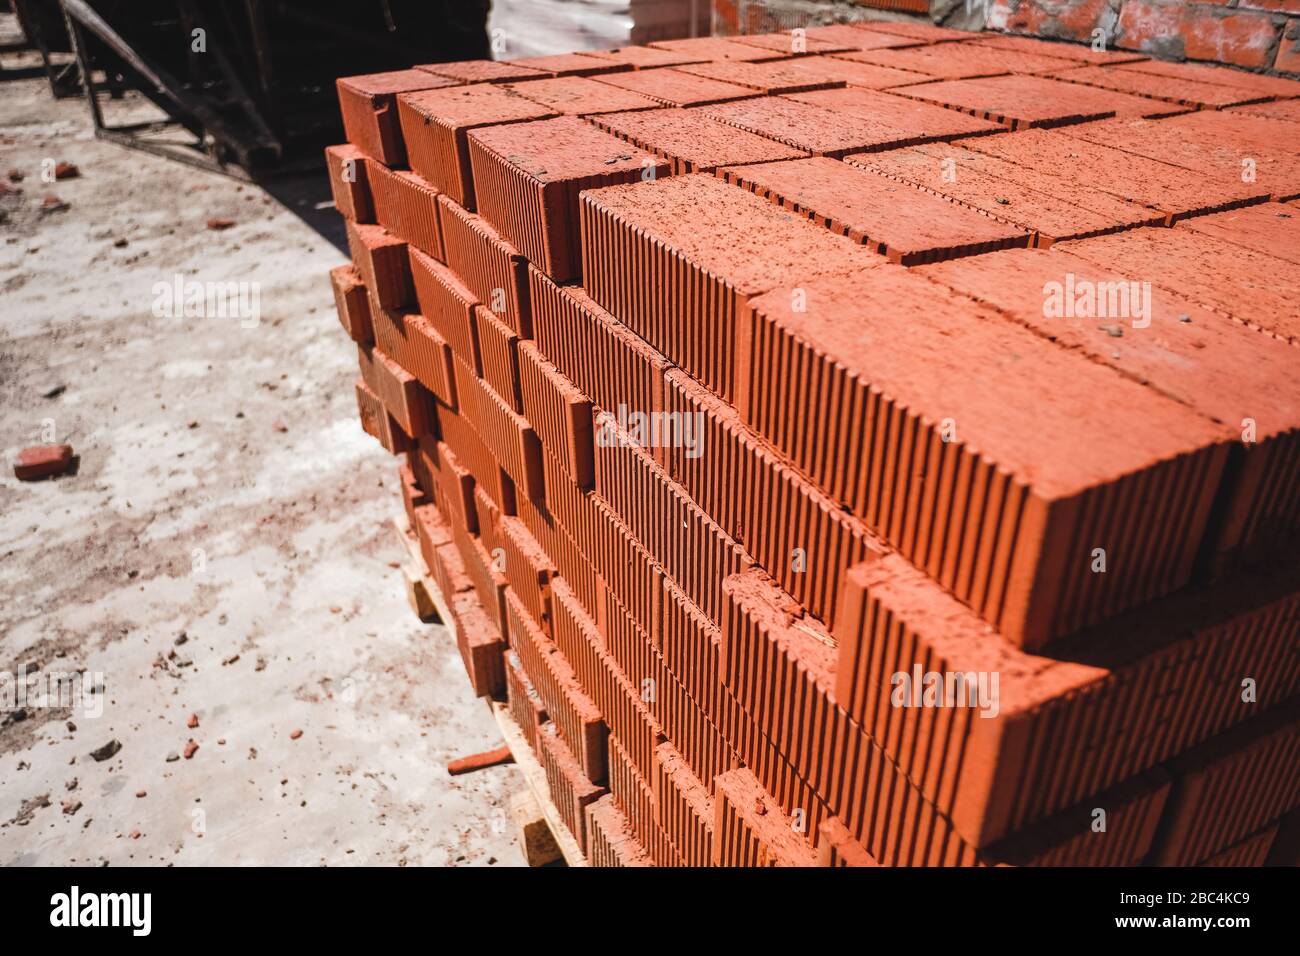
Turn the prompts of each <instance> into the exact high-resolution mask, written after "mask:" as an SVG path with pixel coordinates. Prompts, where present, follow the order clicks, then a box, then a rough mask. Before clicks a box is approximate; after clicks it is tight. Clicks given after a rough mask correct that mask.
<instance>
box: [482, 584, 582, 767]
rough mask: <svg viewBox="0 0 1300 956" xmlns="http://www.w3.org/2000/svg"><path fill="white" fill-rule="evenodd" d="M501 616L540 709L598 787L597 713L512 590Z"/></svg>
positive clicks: (555, 649) (570, 670)
mask: <svg viewBox="0 0 1300 956" xmlns="http://www.w3.org/2000/svg"><path fill="white" fill-rule="evenodd" d="M506 613H507V616H508V618H509V626H510V646H511V648H512V649H513V650H514V651H515V653H517V654H518V655H519V660H520V662H521V663H522V664H523V667H524V673H525V674H527V675H528V678H529V680H531V681H532V683H533V686H534V687H535V688H536V689H537V693H538V694H539V695H540V697H541V699H542V703H543V704H545V705H546V713H547V714H548V715H549V716H550V718H551V721H552V722H553V723H554V724H555V726H556V727H557V728H558V729H559V732H560V735H561V736H562V737H563V738H564V742H565V743H566V744H567V745H568V748H569V750H570V751H571V752H572V753H573V756H574V757H575V758H576V760H577V761H578V763H579V764H580V765H581V766H582V770H583V773H584V774H586V776H587V777H588V779H590V780H591V781H592V782H593V783H600V782H601V781H603V780H604V779H605V772H606V761H605V734H606V729H605V725H604V723H602V722H601V713H600V710H599V709H598V708H597V706H596V704H595V702H593V701H592V700H591V698H590V697H588V696H587V694H586V693H585V692H584V691H583V689H582V687H581V685H580V684H579V682H578V679H577V677H576V676H575V674H574V672H573V668H571V667H570V666H569V664H568V662H567V661H566V660H565V658H564V655H563V654H562V653H561V652H560V649H559V647H557V646H556V645H555V643H554V642H553V641H551V640H550V639H548V638H547V637H546V635H545V634H543V633H542V629H541V628H540V627H539V626H538V625H537V622H536V621H534V620H532V618H531V617H529V614H528V611H527V609H526V608H525V607H524V606H523V603H522V602H521V601H519V600H518V598H517V596H516V595H515V594H514V593H513V592H507V594H506Z"/></svg>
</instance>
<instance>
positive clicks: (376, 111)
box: [336, 70, 458, 167]
mask: <svg viewBox="0 0 1300 956" xmlns="http://www.w3.org/2000/svg"><path fill="white" fill-rule="evenodd" d="M456 85H458V81H456V80H452V79H448V78H447V77H440V76H434V75H433V74H431V73H424V72H422V71H420V70H397V71H394V72H392V73H371V74H368V75H366V76H345V77H340V78H339V79H338V80H337V81H336V86H337V89H338V96H339V110H340V111H341V112H342V114H343V131H344V132H345V133H346V134H347V137H348V142H350V143H352V145H354V146H356V147H358V148H359V149H361V150H362V151H363V152H364V153H366V154H367V155H368V156H373V157H374V158H375V159H377V160H379V161H380V162H381V163H383V164H384V165H385V166H389V167H401V166H405V165H406V147H405V145H404V144H403V142H402V130H401V127H400V126H399V125H398V121H397V94H398V93H408V92H412V91H415V90H436V89H440V88H442V87H447V86H456Z"/></svg>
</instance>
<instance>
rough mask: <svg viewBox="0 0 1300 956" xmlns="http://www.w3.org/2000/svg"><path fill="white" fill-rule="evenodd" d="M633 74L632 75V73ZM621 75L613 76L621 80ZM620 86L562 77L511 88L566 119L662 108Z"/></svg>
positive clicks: (577, 77)
mask: <svg viewBox="0 0 1300 956" xmlns="http://www.w3.org/2000/svg"><path fill="white" fill-rule="evenodd" d="M628 75H629V76H630V75H633V74H631V73H629V74H628ZM618 76H619V74H617V73H614V74H611V75H610V79H611V80H617V78H618ZM620 85H621V84H618V83H616V82H615V83H608V82H600V83H597V82H596V81H595V80H589V79H584V78H583V77H580V76H561V77H554V78H552V79H547V80H530V81H528V82H527V83H512V84H510V87H509V89H511V90H514V92H516V93H518V94H520V95H521V96H526V97H528V99H530V100H532V101H533V102H534V103H538V104H540V105H542V106H545V107H546V108H547V109H551V110H554V111H555V112H557V113H562V114H564V115H566V116H591V115H593V114H596V113H617V112H620V111H623V110H651V109H655V108H656V107H658V106H659V104H658V103H656V102H655V101H654V100H652V99H648V98H647V97H644V96H641V95H639V94H637V93H634V92H632V91H631V89H620V88H619V86H620Z"/></svg>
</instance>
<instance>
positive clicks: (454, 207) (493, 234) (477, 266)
mask: <svg viewBox="0 0 1300 956" xmlns="http://www.w3.org/2000/svg"><path fill="white" fill-rule="evenodd" d="M438 214H439V216H440V221H441V222H442V237H443V242H444V244H445V247H446V251H447V265H448V266H449V267H450V268H451V270H452V271H453V272H454V273H455V274H456V276H457V277H458V278H459V279H460V281H461V282H462V283H464V285H465V287H466V288H468V289H469V290H470V291H471V292H472V293H473V294H474V295H475V296H476V297H477V298H478V300H479V301H480V302H482V303H483V305H484V307H485V308H487V309H490V310H491V311H492V313H493V314H494V315H496V316H498V317H499V318H501V320H502V321H504V322H505V323H506V324H507V325H509V326H510V327H511V328H512V329H514V330H515V331H516V332H518V333H519V335H520V336H521V337H522V338H531V337H532V326H531V324H530V321H529V315H528V278H527V277H528V272H527V270H528V260H527V259H525V258H524V257H523V256H522V255H521V254H520V253H519V250H518V249H516V248H515V247H514V246H512V245H511V244H510V243H509V242H507V241H506V240H505V239H503V238H502V237H501V234H500V233H499V232H497V231H496V230H495V229H494V228H492V226H491V225H490V224H489V223H488V222H486V221H485V220H484V219H483V218H481V217H480V216H476V215H474V214H473V213H471V212H468V211H467V210H466V209H465V208H464V207H462V206H461V205H460V204H458V203H456V202H454V201H453V200H452V199H451V198H450V197H449V196H445V195H444V196H439V197H438Z"/></svg>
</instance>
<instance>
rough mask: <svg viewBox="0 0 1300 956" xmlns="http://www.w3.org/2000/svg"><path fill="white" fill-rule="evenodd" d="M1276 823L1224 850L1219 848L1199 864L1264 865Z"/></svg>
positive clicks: (1271, 844) (1275, 831) (1274, 835)
mask: <svg viewBox="0 0 1300 956" xmlns="http://www.w3.org/2000/svg"><path fill="white" fill-rule="evenodd" d="M1277 832H1278V824H1276V823H1274V824H1271V825H1269V826H1267V827H1265V828H1264V829H1263V830H1261V831H1259V832H1258V833H1256V834H1254V835H1253V836H1248V837H1246V838H1245V839H1243V840H1239V841H1238V842H1236V843H1234V844H1233V845H1232V846H1230V847H1228V848H1227V849H1226V850H1220V851H1219V852H1218V853H1216V854H1214V856H1212V857H1210V858H1209V859H1208V860H1206V861H1205V862H1203V863H1202V864H1201V866H1265V865H1266V864H1267V862H1268V855H1269V851H1270V850H1272V849H1273V841H1274V840H1275V839H1276V838H1277Z"/></svg>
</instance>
